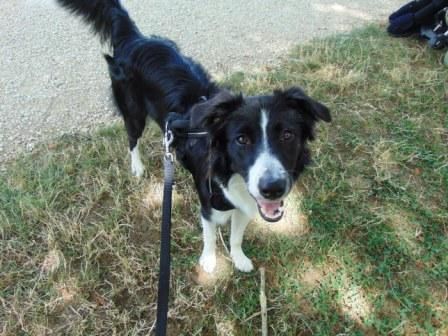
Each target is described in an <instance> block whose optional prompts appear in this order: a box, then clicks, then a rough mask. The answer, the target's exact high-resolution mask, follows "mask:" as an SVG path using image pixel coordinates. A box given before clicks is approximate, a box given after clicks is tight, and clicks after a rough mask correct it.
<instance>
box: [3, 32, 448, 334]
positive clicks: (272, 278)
mask: <svg viewBox="0 0 448 336" xmlns="http://www.w3.org/2000/svg"><path fill="white" fill-rule="evenodd" d="M383 30H384V29H383V28H381V27H375V26H372V27H367V28H365V29H363V30H360V31H356V32H353V33H351V34H348V35H339V36H336V37H334V38H330V39H325V40H319V41H314V42H312V43H310V44H307V45H304V46H300V47H297V48H296V49H295V50H294V51H293V52H292V53H291V55H290V57H289V60H288V61H287V62H285V63H284V64H282V65H281V66H280V67H279V68H277V69H273V70H270V71H268V72H265V73H262V74H257V75H251V74H244V73H238V74H235V75H234V76H230V77H229V78H228V79H227V80H226V81H225V83H224V84H226V85H229V86H231V87H232V88H233V89H234V90H235V91H239V90H241V91H243V92H245V93H247V94H255V93H260V92H269V91H271V90H273V89H274V88H277V87H288V86H291V85H300V86H302V87H304V88H305V90H306V91H307V92H308V93H309V94H310V95H311V96H313V97H315V98H317V99H319V100H321V101H323V102H325V103H326V104H327V105H328V106H329V107H330V108H331V110H332V115H333V119H334V121H333V123H332V124H330V125H321V126H320V127H319V132H318V133H319V134H318V137H317V140H316V141H315V142H314V143H313V145H312V149H313V155H314V164H313V166H312V167H310V168H309V169H308V170H307V172H306V173H305V174H304V175H303V177H302V178H301V180H300V181H299V185H298V188H297V194H296V196H297V197H296V199H295V200H294V201H292V202H290V204H289V209H288V211H289V212H290V213H293V214H294V216H292V219H291V218H290V219H289V220H288V221H286V223H284V224H280V225H279V226H277V227H275V226H272V227H266V225H265V224H263V223H254V225H252V227H251V228H250V229H249V232H248V234H247V236H246V239H245V245H244V247H245V250H246V251H247V254H248V255H249V256H250V257H251V258H252V259H253V260H254V262H255V264H256V266H258V267H260V266H264V267H265V268H266V273H267V274H266V278H267V283H266V288H267V297H268V308H269V313H268V319H269V321H268V323H269V329H270V331H269V334H270V335H337V334H347V335H446V334H447V333H448V280H447V279H448V145H447V144H448V114H447V103H448V100H447V99H448V80H447V78H448V69H447V68H444V67H443V66H441V65H440V61H439V58H440V56H441V54H440V53H439V52H436V51H432V50H430V49H428V48H427V47H426V46H423V45H422V44H420V43H419V42H417V41H415V40H412V39H409V40H405V39H392V38H390V37H388V36H387V35H386V34H385V33H384V32H383ZM143 147H144V153H145V158H146V160H145V164H146V167H147V176H146V177H145V178H144V179H142V180H140V181H138V180H136V179H135V178H133V177H132V176H130V173H129V171H130V169H129V158H127V157H125V156H124V155H123V153H126V151H127V149H126V136H125V132H124V130H123V127H122V126H121V125H115V126H111V127H109V128H105V129H103V130H101V131H99V132H98V133H96V134H93V135H76V136H65V137H62V138H61V139H59V140H58V141H56V142H54V143H51V144H47V145H42V146H41V147H40V148H39V149H38V150H37V151H35V152H34V153H32V154H29V155H25V156H23V157H21V158H18V159H17V160H15V161H14V162H11V163H9V164H8V166H7V171H6V172H5V173H4V174H2V176H1V177H0V190H1V192H0V235H1V242H0V267H1V276H0V303H1V308H0V321H1V322H0V324H1V326H0V330H1V331H2V334H3V335H47V334H56V335H62V334H63V335H147V334H148V332H149V331H150V330H151V328H152V327H153V323H154V318H155V308H156V307H155V303H156V286H157V267H158V248H159V247H158V244H159V240H158V235H159V223H160V218H161V210H160V199H161V195H160V193H161V185H162V167H161V144H160V133H159V132H158V131H157V130H155V129H154V128H149V129H148V130H147V132H146V134H145V139H144V144H143ZM174 204H175V206H174V210H173V226H174V227H173V245H172V254H173V267H172V286H171V287H172V296H171V302H170V319H169V330H170V335H232V334H233V335H257V334H260V328H261V318H260V315H259V314H258V313H259V310H260V308H259V301H258V300H259V296H258V295H259V274H258V272H252V273H250V274H243V273H240V272H236V271H234V270H233V268H232V267H231V266H230V262H229V261H228V258H227V257H226V252H225V249H224V248H223V247H222V246H220V250H221V252H222V255H223V257H222V258H220V261H219V263H220V264H221V267H220V269H221V270H220V272H219V276H216V277H212V278H211V279H210V278H209V277H207V276H205V275H204V274H202V273H201V272H200V270H199V269H198V266H197V260H198V258H199V254H200V251H201V231H200V227H199V223H198V210H199V208H198V200H197V198H196V196H195V193H194V191H193V187H192V184H191V179H190V177H189V176H188V174H187V173H186V172H185V171H183V170H181V169H178V170H177V186H176V193H175V197H174ZM282 225H283V226H282ZM227 235H228V232H227V230H226V229H223V236H224V237H225V238H227Z"/></svg>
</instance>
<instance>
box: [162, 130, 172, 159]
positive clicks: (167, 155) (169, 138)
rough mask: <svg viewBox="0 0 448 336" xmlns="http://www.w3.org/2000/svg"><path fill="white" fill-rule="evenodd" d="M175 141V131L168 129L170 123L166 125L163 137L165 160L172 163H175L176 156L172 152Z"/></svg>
mask: <svg viewBox="0 0 448 336" xmlns="http://www.w3.org/2000/svg"><path fill="white" fill-rule="evenodd" d="M173 141H174V134H173V131H171V130H170V129H168V123H166V125H165V135H164V137H163V145H164V147H165V158H166V159H167V160H169V161H171V162H173V161H174V154H173V153H172V152H171V145H172V144H173Z"/></svg>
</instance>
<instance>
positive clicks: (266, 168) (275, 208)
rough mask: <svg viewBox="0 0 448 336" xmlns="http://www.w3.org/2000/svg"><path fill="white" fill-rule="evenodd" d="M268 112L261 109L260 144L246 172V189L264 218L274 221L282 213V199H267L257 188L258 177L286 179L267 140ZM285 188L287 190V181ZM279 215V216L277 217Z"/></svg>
mask: <svg viewBox="0 0 448 336" xmlns="http://www.w3.org/2000/svg"><path fill="white" fill-rule="evenodd" d="M268 124H269V114H268V112H267V111H266V110H261V118H260V128H261V136H262V139H261V144H260V149H259V151H258V155H257V158H256V160H255V162H254V164H253V166H252V167H251V168H250V169H249V173H248V190H249V193H250V194H251V195H252V196H253V197H254V198H255V199H256V201H257V204H258V208H259V211H260V214H261V215H262V216H263V218H264V219H266V220H272V221H276V220H278V219H280V218H281V215H282V214H283V209H282V205H283V202H282V200H275V201H272V200H267V199H265V198H264V197H263V196H262V194H261V192H260V189H259V184H260V179H261V178H262V177H264V176H269V177H270V178H271V179H274V180H275V179H277V178H278V179H282V178H283V179H285V178H286V179H287V178H288V177H287V176H288V174H287V172H286V170H285V168H284V167H283V164H282V163H281V162H280V161H279V160H278V159H277V157H275V155H273V153H272V151H271V148H270V147H269V141H268ZM287 183H288V187H287V188H286V190H289V181H288V182H287ZM279 216H280V217H279Z"/></svg>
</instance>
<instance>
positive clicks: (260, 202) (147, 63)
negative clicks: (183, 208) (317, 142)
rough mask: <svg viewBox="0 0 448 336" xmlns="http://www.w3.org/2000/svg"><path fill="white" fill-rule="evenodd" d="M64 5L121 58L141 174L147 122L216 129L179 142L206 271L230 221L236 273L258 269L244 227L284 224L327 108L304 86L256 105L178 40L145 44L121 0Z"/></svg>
mask: <svg viewBox="0 0 448 336" xmlns="http://www.w3.org/2000/svg"><path fill="white" fill-rule="evenodd" d="M57 1H58V2H59V4H60V5H62V6H63V7H65V8H67V9H68V10H70V11H71V12H73V13H75V14H78V15H81V16H82V17H83V18H84V20H85V21H86V22H87V23H89V24H90V25H91V26H92V27H93V29H94V31H95V32H96V33H98V34H99V35H100V37H101V38H102V40H103V41H109V42H110V43H111V45H112V48H113V56H109V55H106V56H105V58H106V61H107V63H108V66H109V72H110V77H111V80H112V90H113V94H114V98H115V102H116V104H117V106H118V108H119V110H120V112H121V114H122V116H123V119H124V123H125V126H126V130H127V133H128V138H129V147H130V152H131V169H132V173H133V174H134V175H136V176H142V174H143V172H144V167H143V164H142V162H141V159H140V154H139V150H138V140H139V138H140V136H141V135H142V132H143V130H144V128H145V123H146V119H147V117H148V116H149V117H150V118H151V119H153V120H154V121H155V122H156V123H157V124H158V125H159V126H160V127H161V128H162V129H163V128H164V127H165V122H166V119H167V116H168V114H169V113H170V112H176V113H178V114H180V115H182V116H183V117H184V118H186V119H188V120H189V121H190V126H191V127H192V128H202V129H205V130H207V131H208V133H209V138H208V139H207V140H205V139H190V140H188V139H186V140H184V141H180V142H178V143H177V144H176V151H177V157H178V158H179V160H180V161H181V162H182V163H183V165H184V166H185V167H186V168H187V169H188V170H189V171H190V172H191V174H192V176H193V178H194V182H195V185H196V189H197V192H198V195H199V199H200V202H201V209H202V210H201V221H202V227H203V236H204V249H203V252H202V256H201V258H200V264H201V265H202V267H203V268H204V270H205V271H207V272H212V271H213V270H214V268H215V265H216V254H215V253H216V252H215V248H216V226H217V225H220V224H225V223H227V222H228V221H230V223H231V232H230V251H231V256H232V259H233V262H234V263H235V267H236V268H237V269H239V270H241V271H244V272H249V271H251V270H252V269H253V265H252V262H251V261H250V259H249V258H247V257H246V255H245V254H244V252H243V250H242V248H241V244H242V240H243V234H244V231H245V229H246V226H247V224H248V223H249V221H250V220H251V219H252V218H254V217H255V216H256V214H257V213H260V215H261V216H262V217H263V218H264V219H265V220H266V221H268V222H276V221H278V220H280V219H281V217H282V215H283V211H284V210H283V200H284V199H285V197H286V196H287V195H288V193H289V192H290V190H291V188H292V186H293V184H294V182H295V181H296V180H297V178H298V176H299V175H300V173H301V172H302V171H303V169H304V167H305V166H306V165H307V164H308V162H309V160H310V153H309V150H308V148H307V141H308V140H313V137H314V136H313V129H314V125H315V123H316V122H317V121H318V120H324V121H326V122H329V121H331V117H330V113H329V110H328V109H327V108H326V107H325V106H324V105H322V104H321V103H319V102H317V101H315V100H313V99H312V98H310V97H308V96H307V95H306V94H305V93H304V92H303V91H302V90H301V89H299V88H297V87H293V88H290V89H288V90H285V91H280V90H278V91H274V92H273V94H270V95H262V96H251V97H243V96H241V95H234V94H232V93H230V92H229V91H227V90H225V89H223V88H220V87H219V86H217V85H216V84H215V83H214V82H213V81H211V79H210V77H209V76H208V74H207V73H206V72H205V70H204V69H203V68H202V67H201V66H200V65H199V64H198V63H196V62H194V61H193V60H192V59H191V58H188V57H186V56H184V55H182V54H181V53H180V52H179V49H178V48H177V46H176V44H175V43H174V42H172V41H170V40H167V39H164V38H160V37H157V36H150V37H145V36H143V35H142V34H141V33H140V31H139V30H138V28H137V27H136V25H135V24H134V22H133V21H132V20H131V19H130V17H129V15H128V13H127V11H126V10H125V9H124V8H123V7H122V6H121V4H120V2H119V0H57Z"/></svg>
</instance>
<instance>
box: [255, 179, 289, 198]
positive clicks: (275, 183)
mask: <svg viewBox="0 0 448 336" xmlns="http://www.w3.org/2000/svg"><path fill="white" fill-rule="evenodd" d="M286 185H287V183H286V179H284V178H272V177H270V176H264V177H262V178H261V179H260V181H259V182H258V189H259V190H260V194H261V196H263V197H264V198H266V199H269V200H277V199H279V198H280V197H282V196H283V195H284V194H285V192H286Z"/></svg>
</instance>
